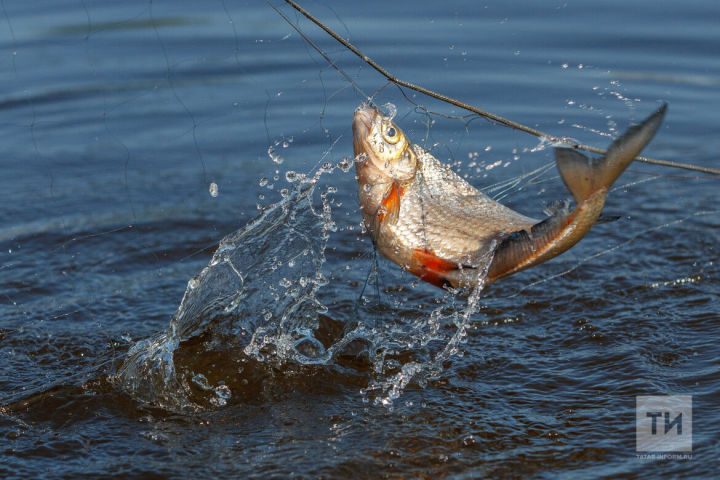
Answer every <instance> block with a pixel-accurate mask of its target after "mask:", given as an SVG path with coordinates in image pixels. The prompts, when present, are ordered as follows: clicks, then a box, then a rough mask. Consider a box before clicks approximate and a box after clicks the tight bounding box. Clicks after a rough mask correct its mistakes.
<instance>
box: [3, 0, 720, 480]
mask: <svg viewBox="0 0 720 480" xmlns="http://www.w3.org/2000/svg"><path fill="white" fill-rule="evenodd" d="M0 6H1V7H2V9H1V10H2V11H0V20H1V21H0V80H1V81H0V123H1V124H2V128H0V136H1V137H2V145H3V151H2V152H3V155H2V157H1V160H0V162H2V163H1V165H2V171H3V175H2V176H0V186H1V188H2V192H3V200H4V201H3V202H2V204H1V205H0V219H1V222H0V247H1V248H0V355H2V357H1V358H3V362H2V363H0V365H1V367H0V405H2V406H0V409H1V410H0V412H2V416H1V417H0V430H1V433H2V435H3V437H4V439H5V440H4V443H3V445H4V448H3V451H2V454H1V456H0V474H2V475H3V476H4V477H13V476H16V477H32V478H38V477H42V476H47V477H68V478H77V477H79V476H82V475H86V476H91V477H92V476H100V475H107V474H108V473H114V474H116V475H118V476H128V477H138V476H143V475H150V474H153V475H158V476H159V475H163V476H192V475H195V474H196V473H199V472H203V473H204V474H207V473H206V472H208V471H210V472H212V473H213V474H216V475H218V476H222V477H228V476H237V477H240V476H242V477H267V476H269V475H270V476H272V475H274V476H280V477H300V478H303V477H306V478H316V477H326V478H335V477H347V476H354V477H367V478H377V477H383V476H387V477H411V476H416V475H427V476H430V477H432V478H436V477H449V478H475V477H493V478H508V477H547V478H577V477H579V476H582V477H612V478H617V477H628V478H630V477H633V478H634V477H641V476H653V477H658V476H662V477H669V478H673V477H678V478H679V477H682V478H687V477H707V476H712V474H713V473H714V472H715V471H716V470H717V452H718V445H719V444H720V429H718V426H717V425H719V424H720V419H719V418H717V412H718V401H717V398H718V395H719V394H720V390H719V387H718V378H720V372H719V370H718V362H717V359H718V357H719V356H720V349H719V348H718V346H717V344H718V342H717V339H716V337H717V331H718V326H719V324H720V322H719V315H718V306H717V305H718V303H717V302H718V294H720V277H719V275H718V242H719V241H720V234H718V232H719V230H718V226H720V222H718V215H717V207H716V205H717V198H718V181H717V179H714V178H709V177H707V176H701V175H696V174H693V173H691V172H686V171H682V170H672V169H667V168H661V167H654V166H648V165H644V164H636V165H633V166H631V168H630V170H629V171H628V172H627V173H625V174H624V175H623V176H622V177H621V179H620V180H619V181H618V183H617V184H616V187H617V188H615V190H614V191H613V192H612V193H611V195H610V196H609V199H608V203H607V207H606V212H607V213H608V214H618V215H622V219H621V220H619V221H618V222H615V223H612V224H607V225H599V226H598V227H597V228H595V229H593V232H591V234H590V235H589V236H588V237H587V238H586V239H584V240H583V241H582V242H581V243H580V244H579V245H577V246H576V247H575V248H573V249H572V250H571V251H569V252H567V253H566V254H564V255H562V256H561V257H559V258H557V259H554V260H553V261H551V262H549V263H547V264H545V265H543V266H540V267H538V268H535V269H532V270H530V271H527V272H524V273H521V274H518V275H516V276H513V277H511V278H508V279H505V280H503V281H502V282H498V283H497V284H495V285H492V286H491V287H489V288H488V289H487V290H486V291H485V292H483V296H482V298H481V299H479V301H478V302H477V303H476V304H474V305H473V308H469V307H468V304H467V302H466V301H465V299H463V298H455V297H453V296H451V295H449V294H447V293H445V292H443V291H441V290H438V289H436V288H434V287H432V286H429V285H425V284H423V283H420V282H418V281H417V279H416V278H414V277H412V276H411V275H408V274H405V273H402V272H401V271H399V269H398V268H397V267H396V266H395V265H394V264H391V263H389V262H387V261H385V260H382V259H379V260H378V262H377V269H375V268H374V264H375V256H374V254H373V249H372V245H371V242H370V241H369V239H368V238H367V236H366V235H365V234H363V232H362V228H361V226H360V217H361V216H360V212H359V210H358V205H357V197H356V186H355V180H354V177H353V169H352V168H347V166H348V165H347V163H346V162H347V160H345V159H346V158H348V157H350V160H351V156H352V155H351V154H352V142H351V132H350V123H351V119H352V112H353V110H354V108H355V107H356V106H357V105H358V104H359V103H360V102H361V101H363V100H364V96H363V94H362V93H360V92H358V91H357V90H356V89H354V88H353V87H352V86H350V85H349V84H348V82H347V81H346V80H345V79H343V78H342V77H341V76H340V75H338V74H337V73H336V72H335V71H334V70H333V69H331V68H330V67H328V66H327V64H326V63H325V62H324V60H323V59H322V58H321V57H320V56H319V55H318V54H317V53H315V52H314V51H313V50H312V49H311V48H310V47H309V46H308V45H307V44H306V43H305V42H304V41H303V40H302V38H300V36H299V35H298V34H297V33H295V32H294V31H293V30H292V29H291V28H290V27H289V26H288V25H287V24H286V23H284V21H283V20H282V19H281V18H280V17H279V16H278V15H277V14H276V13H275V12H274V11H273V10H272V9H271V8H270V7H268V6H267V4H265V3H262V2H228V1H225V2H222V1H220V2H215V3H210V4H207V5H206V4H203V6H202V7H200V6H199V4H196V3H195V2H152V3H149V2H145V1H138V2H123V3H122V4H115V3H112V2H102V3H88V2H82V1H80V2H71V1H67V2H65V1H59V2H58V1H55V2H32V3H28V2H15V1H5V2H3V3H2V5H0ZM304 6H306V7H307V8H309V9H311V10H312V11H313V12H314V13H316V14H317V15H318V16H319V17H321V18H322V19H324V20H325V21H327V22H328V24H329V25H330V26H332V27H333V28H335V29H337V31H338V32H339V33H340V34H341V35H343V36H345V37H348V38H350V39H351V40H352V41H353V42H354V43H356V45H357V46H358V47H360V48H361V49H363V50H364V51H365V52H366V53H367V54H368V55H370V56H371V57H373V58H374V59H375V60H376V61H378V62H379V63H381V64H383V65H384V66H386V67H387V68H388V69H390V70H391V71H392V72H393V73H394V74H395V75H397V76H398V77H399V78H403V79H405V80H409V81H413V82H416V83H418V84H421V85H423V86H425V87H428V88H432V89H436V90H438V91H441V92H443V93H446V94H449V95H451V96H454V97H456V98H459V99H461V100H463V101H465V102H467V103H470V104H473V105H476V106H478V107H480V108H484V109H486V110H489V111H492V112H495V113H498V114H500V115H504V116H507V117H510V118H512V119H513V120H516V121H519V122H522V123H525V124H528V125H530V126H533V127H536V128H539V129H541V130H544V131H547V132H550V133H553V134H555V135H558V136H571V137H574V138H577V139H578V140H580V141H582V142H586V143H589V144H592V145H597V146H605V145H607V144H608V143H609V142H610V137H611V136H613V135H616V134H618V133H620V132H621V131H622V130H624V128H626V126H627V125H628V124H629V123H630V122H631V121H633V120H640V119H642V118H643V117H645V116H646V115H647V114H649V113H650V112H651V111H653V110H654V109H655V108H657V106H658V105H659V104H660V102H662V101H666V102H668V103H669V105H670V109H669V113H668V116H667V117H666V120H665V122H664V124H663V127H662V129H661V131H660V132H659V133H658V135H657V137H656V138H655V139H654V140H653V142H652V143H651V145H650V146H649V147H648V148H647V150H646V151H645V153H646V154H647V155H648V156H652V157H659V158H665V159H670V160H676V161H682V162H689V163H695V164H698V165H705V166H713V167H716V168H717V167H718V160H717V152H718V151H719V150H720V136H718V135H717V132H718V131H720V119H719V118H718V114H717V112H719V111H720V95H718V92H719V91H720V90H719V89H720V60H718V57H717V52H718V51H720V30H718V29H717V22H716V19H717V18H720V17H719V15H720V6H718V5H716V4H715V3H713V2H702V1H690V2H684V3H683V4H682V5H680V4H677V3H675V2H668V1H652V2H651V1H646V0H642V1H637V2H632V3H628V2H617V1H609V2H587V1H565V2H559V1H558V2H543V3H542V4H538V3H536V2H527V1H521V2H512V3H511V4H507V5H500V4H494V3H478V2H468V1H465V2H463V1H450V2H442V3H441V4H438V3H437V2H419V3H418V2H415V3H414V4H413V7H412V8H409V7H408V6H407V5H404V4H402V3H400V2H395V3H388V2H372V1H371V2H362V3H355V4H353V3H350V4H344V2H342V4H341V3H338V4H335V3H322V2H310V3H306V4H304ZM285 11H286V12H287V13H288V14H289V16H290V18H292V19H293V20H299V18H298V17H297V16H296V15H295V14H292V12H291V11H290V10H287V9H285ZM300 27H301V29H302V30H303V31H304V32H305V33H306V34H307V35H309V36H310V37H311V38H312V39H313V40H314V41H315V42H316V43H317V44H318V45H319V46H320V47H321V48H323V49H325V50H326V51H327V52H328V54H329V55H330V56H331V57H332V58H333V59H334V60H335V61H336V62H337V64H338V65H339V66H340V67H341V68H343V69H344V70H345V71H346V72H347V73H348V75H350V76H351V77H352V78H353V81H354V82H355V83H356V84H357V86H358V88H359V89H361V90H362V91H363V92H365V93H366V94H372V93H373V92H375V91H377V90H378V89H380V88H381V87H383V86H384V85H385V81H384V79H383V78H381V77H380V76H379V75H378V74H377V73H375V72H373V71H372V70H371V69H370V68H369V67H367V66H365V65H363V64H362V63H361V62H359V61H358V60H357V59H356V58H355V57H353V56H352V55H351V54H350V53H348V52H346V51H344V49H343V48H342V47H339V46H338V45H337V44H336V43H334V41H333V40H332V39H329V38H328V37H327V36H326V35H324V34H323V33H322V32H320V31H319V30H318V29H316V28H315V27H313V26H312V25H311V24H310V23H309V22H307V21H306V20H300ZM406 93H407V95H408V96H409V97H410V99H411V100H412V101H414V102H416V103H418V104H419V105H421V106H423V107H426V108H428V109H430V110H433V111H438V112H442V113H445V114H448V115H461V114H464V112H460V111H458V110H457V109H455V108H454V107H450V106H448V105H444V104H441V103H439V102H437V101H434V100H430V99H428V98H424V97H421V96H419V95H416V94H413V93H412V92H406ZM376 101H377V102H378V103H385V102H392V103H394V104H396V105H397V107H398V116H397V121H398V123H399V124H400V125H401V126H402V127H403V128H405V130H406V133H407V134H408V135H409V136H410V137H411V138H412V139H413V140H414V141H416V142H418V143H421V144H423V145H425V146H427V147H431V148H433V153H434V154H435V155H436V156H437V157H438V158H439V159H441V160H443V161H447V162H449V163H452V164H453V166H454V168H455V169H456V170H457V171H459V172H460V173H462V174H463V175H467V176H468V179H469V181H471V183H473V184H474V185H476V186H478V187H489V186H492V185H496V184H498V183H500V182H503V181H505V180H508V179H512V178H518V179H519V180H518V181H517V182H516V183H513V184H511V185H510V186H509V188H496V189H493V190H490V191H491V193H492V194H493V195H496V196H498V197H500V198H502V199H503V202H505V203H507V204H508V205H510V206H512V207H514V208H516V209H518V210H520V211H522V212H523V213H526V214H528V215H531V216H541V215H542V210H543V207H544V206H545V204H546V203H547V202H549V201H552V200H557V199H562V198H564V197H565V196H567V193H566V191H565V188H564V186H563V185H562V183H561V181H560V180H559V179H558V178H557V177H556V174H555V172H554V169H553V167H552V165H550V167H549V168H548V169H546V170H543V171H541V172H538V173H532V172H534V171H536V170H537V169H539V168H541V167H543V166H545V165H548V164H550V163H551V162H552V150H551V149H549V148H546V146H545V145H540V144H539V143H540V142H539V141H538V140H537V139H536V138H534V137H531V136H528V135H526V134H522V133H518V132H514V131H511V130H509V129H506V128H503V127H499V126H497V125H493V124H491V123H488V122H486V121H484V120H479V119H476V120H472V121H470V122H463V121H461V120H457V119H447V118H443V117H440V116H436V115H433V116H427V115H426V114H424V113H423V111H422V110H421V109H418V108H416V107H415V105H413V103H411V101H410V100H408V99H406V98H405V97H404V96H403V95H402V93H401V92H400V91H399V90H398V89H397V88H396V87H393V86H389V87H386V88H385V89H384V90H382V92H381V93H379V94H378V96H377V97H376ZM430 122H431V123H430ZM537 147H540V148H537ZM344 162H345V163H344ZM325 163H328V165H325V166H323V164H325ZM346 170H347V171H346ZM288 172H297V173H299V174H302V175H307V177H305V181H303V180H302V179H300V180H298V178H299V177H298V176H297V175H295V176H293V175H292V173H291V174H290V175H289V177H288V175H287V173H288ZM528 174H529V175H528ZM315 175H317V181H312V179H313V178H314V176H315ZM288 178H290V180H293V181H288ZM213 183H214V184H215V185H217V195H216V196H212V195H211V194H210V190H211V184H213ZM283 189H287V192H282V190H283ZM276 204H277V206H273V205H276ZM261 211H264V212H266V214H265V217H262V218H264V220H262V219H261V220H260V221H259V223H258V221H255V223H251V224H250V227H246V225H247V224H248V222H251V221H253V219H256V218H257V217H258V215H260V213H261ZM283 215H288V216H287V217H283ZM253 225H254V226H255V227H253ZM260 227H262V228H260ZM271 227H272V228H271ZM226 236H229V238H228V240H227V241H226V243H225V245H230V247H229V249H228V250H226V252H227V254H228V255H230V254H232V255H233V256H232V258H233V259H237V261H238V262H240V263H238V265H240V264H242V268H239V272H237V273H233V272H230V271H229V270H228V271H226V273H224V274H221V273H222V272H221V271H220V270H217V269H212V270H211V271H210V273H211V274H212V275H210V277H208V278H207V279H205V280H209V281H205V282H202V280H204V278H203V277H200V278H199V281H200V283H199V284H197V285H200V286H202V287H203V289H201V290H199V291H201V292H209V294H208V296H207V297H201V296H198V297H197V298H195V297H193V296H192V295H191V297H192V298H190V297H188V296H186V300H187V299H188V298H189V300H187V302H190V303H183V305H184V307H183V308H181V309H180V310H179V313H181V314H183V313H184V314H185V317H179V316H178V315H177V314H178V307H179V306H180V305H181V301H182V299H183V295H184V294H185V292H186V288H189V287H192V281H191V279H192V278H194V277H196V276H198V275H199V274H200V273H201V271H202V270H203V269H204V268H205V267H206V266H208V265H209V264H211V263H212V262H211V260H212V257H213V254H214V253H215V251H216V249H217V248H218V245H219V244H220V242H221V240H222V239H223V238H225V237H226ZM235 240H238V241H237V242H235ZM227 242H230V243H227ZM233 242H234V243H233ZM306 251H307V253H305V252H306ZM222 253H223V252H220V254H218V255H221V254H222ZM216 258H220V257H217V256H216ZM228 258H229V257H228ZM292 259H295V260H294V262H291V260H292ZM234 261H235V260H233V262H234ZM220 263H222V262H220ZM290 263H293V265H292V266H291V265H290ZM222 265H228V264H227V263H226V264H221V267H222ZM233 265H235V263H233ZM211 266H212V265H211ZM273 267H275V268H273ZM223 268H225V267H223ZM216 274H217V276H216ZM223 275H225V276H223ZM368 278H369V281H367V286H366V285H365V284H366V280H368ZM303 279H305V280H303ZM189 281H191V282H190V285H189ZM288 282H289V283H288ZM303 282H304V283H303ZM197 285H196V287H197ZM270 287H272V288H275V289H276V290H272V289H271V288H270ZM296 287H297V289H299V290H295V292H296V294H295V296H294V297H288V296H286V292H287V291H288V290H290V289H293V288H296ZM364 287H365V288H364ZM243 289H246V290H243ZM190 290H194V288H190V289H189V290H188V291H190ZM243 291H245V292H246V293H247V294H243V295H244V296H240V297H241V298H240V297H239V296H237V293H238V292H243ZM248 292H249V293H248ZM275 293H278V295H279V297H278V298H279V300H277V299H276V298H275V297H274V296H273V295H274V294H275ZM238 298H240V300H239V301H238V302H236V303H233V300H236V299H238ZM288 299H289V300H288ZM293 299H295V300H297V302H294V300H293ZM231 304H232V308H228V307H229V306H230V305H231ZM215 307H217V308H215ZM223 309H225V310H223ZM221 310H222V311H224V312H225V313H222V312H221ZM218 312H220V313H218ZM268 313H269V314H270V317H269V319H268V317H266V315H267V314H268ZM178 318H181V320H182V318H188V319H189V320H188V321H187V322H184V321H178ZM173 329H175V330H173ZM260 329H262V330H260ZM258 332H260V333H258ZM168 339H171V340H172V339H174V340H176V342H175V343H173V342H172V341H170V342H168ZM264 340H267V341H264ZM456 341H459V343H458V344H455V343H454V342H456ZM248 345H251V348H247V347H248ZM333 345H335V346H333ZM163 348H164V350H163ZM153 349H154V350H153ZM138 352H140V353H138ZM128 354H130V356H129V357H128ZM133 354H135V355H140V356H141V357H142V358H144V359H153V361H154V360H158V359H160V363H152V362H151V363H145V364H143V363H142V362H138V363H136V364H132V365H134V366H138V365H139V366H140V368H138V369H136V370H133V371H130V373H128V370H127V368H125V367H127V365H128V363H126V361H128V360H127V359H128V358H130V359H132V358H134V357H133ZM166 360H171V362H172V363H171V364H172V367H173V369H174V370H172V371H169V370H162V368H165V367H167V366H168V365H170V363H168V362H167V361H166ZM143 365H144V367H143ZM153 365H155V366H159V367H161V369H160V370H158V369H156V370H153V368H152V367H153ZM165 380H168V381H165ZM671 394H681V395H692V396H693V402H694V403H693V406H694V412H695V418H696V421H695V424H694V425H693V427H694V428H693V430H694V431H693V434H694V449H693V452H692V453H693V458H692V459H691V460H669V461H650V462H648V461H642V460H639V459H638V458H637V457H636V452H635V425H634V421H635V397H636V396H637V395H671ZM698 419H702V421H700V420H698Z"/></svg>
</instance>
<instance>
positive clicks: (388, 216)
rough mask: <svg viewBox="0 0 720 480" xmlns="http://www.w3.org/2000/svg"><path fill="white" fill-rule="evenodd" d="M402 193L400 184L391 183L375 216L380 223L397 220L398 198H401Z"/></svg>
mask: <svg viewBox="0 0 720 480" xmlns="http://www.w3.org/2000/svg"><path fill="white" fill-rule="evenodd" d="M403 193H404V192H403V188H402V187H401V186H400V184H399V183H398V182H393V184H392V186H391V187H390V190H388V192H387V193H386V194H385V198H383V201H382V203H381V204H380V208H379V209H378V214H377V215H378V221H379V222H380V223H384V222H385V221H386V220H389V221H390V222H394V221H395V220H396V219H397V217H398V214H399V213H400V198H401V197H402V196H403Z"/></svg>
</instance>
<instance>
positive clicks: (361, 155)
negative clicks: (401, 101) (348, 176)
mask: <svg viewBox="0 0 720 480" xmlns="http://www.w3.org/2000/svg"><path fill="white" fill-rule="evenodd" d="M353 148H354V150H355V159H356V167H357V172H358V181H359V182H360V183H361V184H371V185H374V184H378V183H384V184H388V183H392V182H406V181H408V180H411V179H412V178H413V177H415V171H416V169H417V157H416V155H415V152H414V151H413V150H412V148H411V147H410V142H408V139H407V138H406V137H405V134H404V133H403V131H402V130H401V129H400V128H399V127H398V126H397V125H396V124H395V122H393V121H392V117H390V116H387V115H385V114H383V113H382V112H380V111H379V110H378V109H377V108H375V107H373V106H371V105H369V104H367V103H363V104H361V105H360V106H359V107H358V108H357V109H356V110H355V116H354V118H353Z"/></svg>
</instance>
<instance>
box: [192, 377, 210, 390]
mask: <svg viewBox="0 0 720 480" xmlns="http://www.w3.org/2000/svg"><path fill="white" fill-rule="evenodd" d="M192 381H193V383H194V384H195V385H197V386H198V387H200V388H202V389H203V390H210V388H211V387H210V383H208V380H207V378H205V375H203V374H202V373H196V374H195V375H193V377H192Z"/></svg>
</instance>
